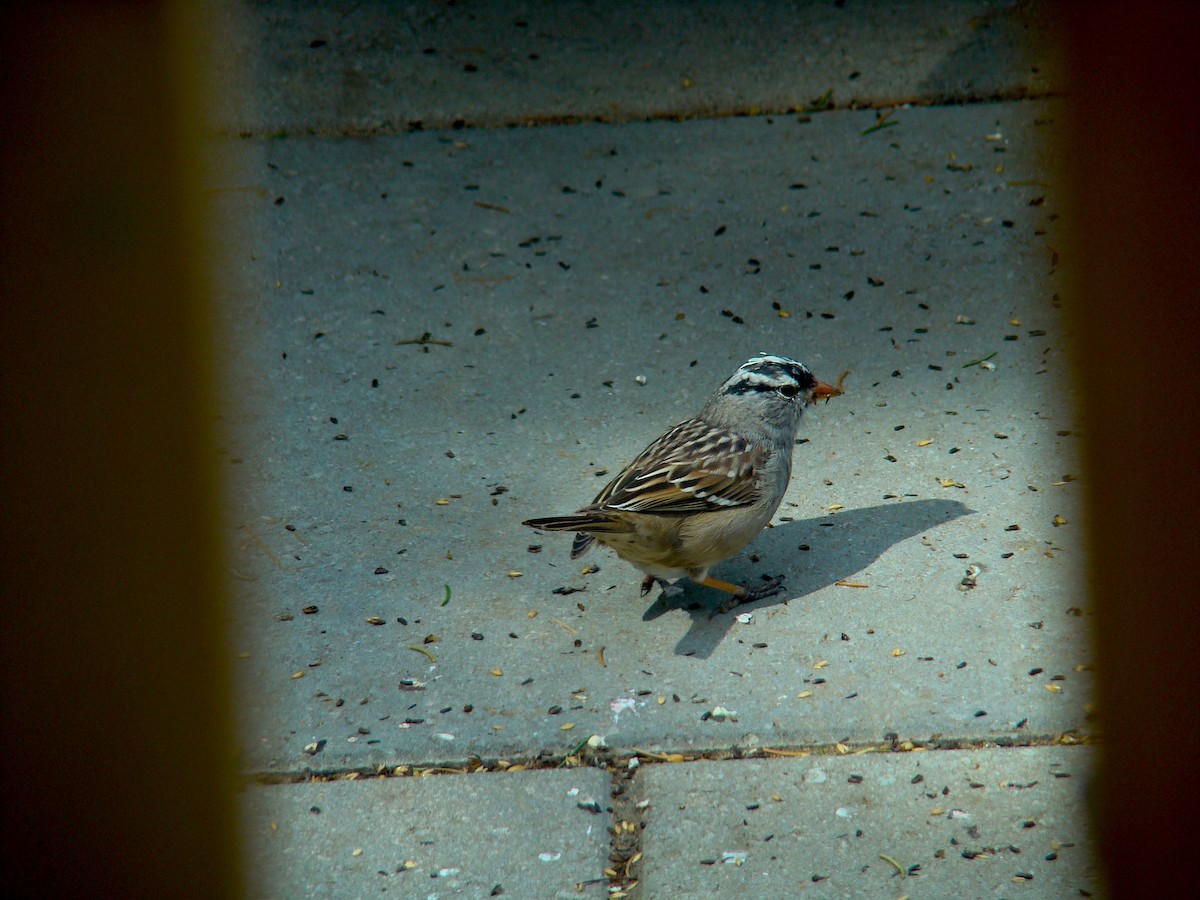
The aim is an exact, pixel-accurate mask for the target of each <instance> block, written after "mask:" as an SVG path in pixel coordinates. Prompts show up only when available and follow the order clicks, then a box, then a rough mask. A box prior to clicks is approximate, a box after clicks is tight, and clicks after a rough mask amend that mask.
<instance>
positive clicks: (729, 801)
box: [637, 747, 1099, 900]
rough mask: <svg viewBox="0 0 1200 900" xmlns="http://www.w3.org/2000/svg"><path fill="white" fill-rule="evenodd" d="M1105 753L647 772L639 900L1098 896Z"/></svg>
mask: <svg viewBox="0 0 1200 900" xmlns="http://www.w3.org/2000/svg"><path fill="white" fill-rule="evenodd" d="M1091 756H1092V754H1091V752H1090V751H1089V750H1088V749H1086V748H1079V747H1071V748H1067V747H1038V748H1022V749H1007V750H988V751H965V750H964V751H947V752H939V753H909V754H868V755H860V756H838V757H833V756H821V757H810V758H807V759H778V760H746V761H739V762H725V763H694V764H691V765H686V766H683V765H661V766H651V767H647V768H646V769H644V770H642V771H641V772H640V773H639V775H638V776H637V777H638V781H639V782H640V787H641V788H642V790H643V791H644V792H645V794H646V796H647V797H648V798H649V799H650V805H649V808H648V810H647V812H646V823H647V824H646V828H645V830H644V831H643V833H642V848H643V853H644V857H643V861H642V871H643V874H642V877H641V884H640V890H642V891H644V894H643V896H647V897H712V896H721V897H724V896H730V897H760V898H763V900H770V898H785V897H798V896H804V897H812V898H817V897H838V898H843V897H900V896H906V897H907V896H911V897H1025V898H1035V897H1036V898H1042V897H1044V898H1061V897H1075V896H1093V895H1095V894H1096V893H1097V891H1098V887H1099V885H1098V881H1099V873H1098V871H1097V869H1096V867H1095V865H1094V863H1093V860H1092V848H1091V845H1090V842H1089V836H1088V834H1087V830H1086V828H1085V825H1084V823H1085V822H1086V821H1087V818H1088V817H1087V808H1086V796H1085V786H1086V783H1087V774H1088V771H1089V768H1090V764H1091ZM888 857H890V859H889V858H888ZM893 860H894V862H893Z"/></svg>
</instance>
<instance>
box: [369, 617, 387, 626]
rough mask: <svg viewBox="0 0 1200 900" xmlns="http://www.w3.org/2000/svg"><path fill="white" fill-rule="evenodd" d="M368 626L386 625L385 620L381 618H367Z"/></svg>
mask: <svg viewBox="0 0 1200 900" xmlns="http://www.w3.org/2000/svg"><path fill="white" fill-rule="evenodd" d="M367 624H368V625H382V624H384V620H383V619H381V618H379V616H367Z"/></svg>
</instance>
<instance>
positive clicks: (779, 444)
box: [523, 355, 841, 611]
mask: <svg viewBox="0 0 1200 900" xmlns="http://www.w3.org/2000/svg"><path fill="white" fill-rule="evenodd" d="M840 393H841V390H840V388H837V387H833V386H832V385H829V384H826V383H824V382H823V381H818V380H817V379H816V378H815V377H813V374H812V373H811V372H810V371H808V369H807V368H806V367H805V366H804V365H803V364H802V363H798V362H796V361H795V360H794V359H788V358H787V357H786V356H768V355H763V356H756V357H754V358H753V359H749V360H747V361H746V362H745V363H743V364H742V365H741V367H740V368H739V369H738V370H737V371H736V372H734V373H733V375H731V376H730V377H729V379H728V380H727V381H726V382H725V383H724V384H722V385H721V387H720V388H719V389H718V390H717V392H716V393H715V394H713V396H712V399H710V400H709V401H708V403H707V404H705V406H704V409H702V410H701V411H700V413H699V414H698V415H696V416H694V417H692V418H690V419H688V420H686V421H684V422H680V423H679V424H678V425H676V426H674V427H673V428H669V429H667V431H666V432H665V433H664V434H663V435H662V436H661V437H660V438H658V440H656V441H654V442H653V443H652V444H651V445H650V446H649V447H647V448H646V449H645V450H643V451H642V452H641V453H640V454H638V456H637V458H636V459H635V460H634V461H633V462H631V463H630V464H629V465H628V466H626V467H625V468H624V469H623V470H622V471H621V474H620V475H618V476H617V477H616V478H614V479H613V480H612V481H610V482H609V483H608V485H607V486H606V487H605V488H604V490H602V491H601V492H600V493H599V494H597V495H596V499H595V500H593V501H592V502H591V503H589V504H588V505H587V506H585V507H583V508H582V509H580V510H579V511H578V512H577V513H575V514H574V515H570V516H551V517H549V518H544V519H529V520H528V521H526V522H524V523H523V524H525V525H529V526H530V527H532V528H539V529H544V530H546V531H573V532H576V534H575V542H574V544H573V545H572V547H571V559H577V558H578V557H580V556H582V555H583V554H584V553H586V552H587V550H588V548H589V547H590V546H591V545H592V543H593V542H594V541H599V542H600V543H601V544H603V545H605V546H606V547H611V548H612V549H613V550H614V551H615V552H616V554H617V556H619V557H621V559H623V560H625V561H626V562H630V563H632V564H633V565H634V566H636V567H637V568H639V569H640V570H641V571H643V572H645V573H646V578H645V580H644V581H643V583H642V594H643V595H645V593H646V592H647V591H649V589H650V586H651V585H652V584H653V583H654V582H656V581H657V582H658V583H659V584H660V585H663V586H664V587H666V580H668V579H670V580H673V579H676V578H681V577H683V576H684V575H686V576H688V577H689V578H691V579H692V580H693V581H696V582H698V583H700V584H704V585H707V586H708V587H712V588H716V589H718V590H721V591H725V592H727V593H729V594H732V595H733V596H732V598H731V600H729V601H728V602H726V603H725V604H723V605H722V607H721V609H722V611H724V610H727V609H731V608H732V607H734V606H736V605H738V604H739V603H745V602H748V601H751V600H757V599H759V598H761V597H769V596H771V595H772V594H776V593H778V592H779V591H780V590H781V589H782V582H781V580H780V579H774V580H771V581H769V582H767V583H765V584H764V585H762V586H760V587H758V588H755V589H750V588H746V587H742V586H741V585H736V584H730V583H728V582H726V581H720V580H719V579H716V578H710V577H709V575H708V570H709V569H710V568H711V567H712V566H715V565H716V564H717V563H719V562H721V560H724V559H728V558H729V557H731V556H733V554H735V553H737V552H738V551H739V550H741V549H742V548H743V547H745V546H746V545H747V544H748V543H750V541H751V540H753V539H754V537H755V535H757V534H758V533H759V532H760V531H761V530H762V529H763V528H764V527H765V526H766V524H767V522H769V521H770V519H771V516H772V515H774V514H775V510H776V509H778V508H779V504H780V502H781V501H782V500H783V495H784V493H785V492H786V491H787V486H788V479H789V478H790V477H791V474H792V446H793V444H794V443H795V439H796V430H797V428H798V427H799V425H800V417H801V415H802V414H803V412H804V407H805V406H806V405H807V404H809V403H813V402H815V401H816V400H820V399H826V400H828V399H829V398H830V397H836V396H837V395H838V394H840Z"/></svg>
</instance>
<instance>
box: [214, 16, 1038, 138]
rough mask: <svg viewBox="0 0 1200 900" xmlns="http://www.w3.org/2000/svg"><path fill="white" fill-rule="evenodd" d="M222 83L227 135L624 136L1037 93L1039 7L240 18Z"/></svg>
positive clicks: (224, 45) (230, 32)
mask: <svg viewBox="0 0 1200 900" xmlns="http://www.w3.org/2000/svg"><path fill="white" fill-rule="evenodd" d="M231 10H232V12H233V14H234V18H236V19H237V20H239V21H238V22H237V27H233V28H230V29H227V31H226V33H224V34H223V35H222V41H221V44H220V49H221V50H222V60H223V61H222V65H221V66H220V68H219V70H218V72H217V73H216V74H217V77H218V78H220V79H221V80H222V81H224V82H225V83H227V84H230V85H234V86H236V90H234V91H230V92H227V93H225V94H224V95H223V96H222V97H220V98H219V100H220V101H221V103H222V105H221V107H220V108H218V109H217V110H215V117H216V119H217V121H218V122H219V123H220V126H221V127H222V128H224V129H225V130H227V131H228V132H230V133H234V134H237V133H243V134H253V135H264V134H277V133H289V134H308V133H321V134H350V133H354V134H362V133H375V132H381V131H382V132H387V131H391V132H396V131H404V130H406V129H409V128H412V127H419V126H423V127H426V128H449V127H451V126H452V125H453V124H454V123H456V122H457V123H467V124H476V125H502V124H509V123H516V122H537V121H548V120H559V119H571V120H587V119H593V118H600V119H604V120H607V121H630V120H636V119H642V118H648V117H656V116H685V117H686V116H712V115H720V114H729V113H744V112H749V111H753V110H765V111H775V112H783V111H787V110H789V109H793V108H795V109H803V108H806V107H808V106H809V105H811V104H812V101H813V100H814V99H815V98H818V97H821V96H822V95H825V94H826V93H827V92H829V95H830V98H831V100H832V102H834V103H836V104H838V105H839V106H842V107H846V106H852V105H859V106H864V105H871V104H878V103H896V102H903V101H908V100H917V99H920V100H924V101H927V102H944V101H953V102H963V101H967V100H974V99H980V98H993V97H1010V98H1011V97H1024V96H1037V95H1040V94H1044V93H1046V92H1047V91H1051V90H1054V89H1056V88H1058V89H1061V79H1060V78H1059V77H1057V76H1056V75H1055V73H1054V71H1053V69H1054V63H1055V55H1054V51H1053V44H1052V42H1051V41H1050V39H1049V37H1050V35H1051V34H1052V24H1053V21H1052V16H1051V15H1050V13H1049V11H1048V8H1047V5H1046V4H1039V3H1028V2H1021V3H1010V2H994V0H993V2H988V0H975V2H970V3H942V2H936V0H918V2H913V0H886V2H873V3H867V4H864V3H845V4H842V3H793V4H782V3H773V2H770V0H751V2H741V3H723V4H703V5H697V4H694V3H688V2H685V0H673V2H665V3H646V2H613V3H600V4H595V3H582V2H561V0H527V2H523V3H520V4H509V3H469V4H468V3H461V4H447V3H413V4H405V5H398V4H394V3H388V2H383V0H373V2H355V3H349V2H335V3H327V2H320V3H318V2H287V3H278V2H276V3H245V4H244V5H240V6H237V7H232V8H231Z"/></svg>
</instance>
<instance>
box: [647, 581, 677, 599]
mask: <svg viewBox="0 0 1200 900" xmlns="http://www.w3.org/2000/svg"><path fill="white" fill-rule="evenodd" d="M656 584H657V585H658V586H659V587H660V588H661V589H662V592H663V596H665V597H666V598H667V599H668V600H672V599H674V598H675V597H678V596H679V595H680V594H682V593H683V588H681V587H680V586H679V585H677V584H671V582H669V581H667V579H665V578H659V577H658V576H657V575H647V576H646V577H645V578H643V579H642V596H643V597H645V596H646V595H647V594H648V593H650V588H652V587H654V585H656Z"/></svg>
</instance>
